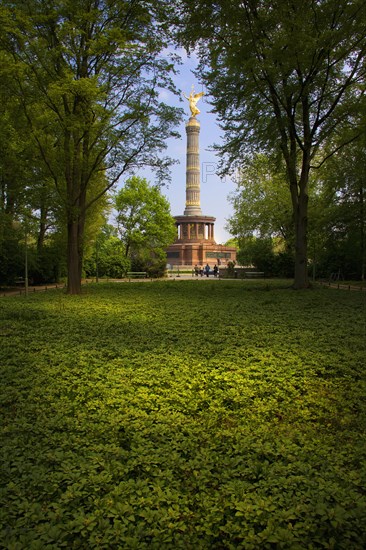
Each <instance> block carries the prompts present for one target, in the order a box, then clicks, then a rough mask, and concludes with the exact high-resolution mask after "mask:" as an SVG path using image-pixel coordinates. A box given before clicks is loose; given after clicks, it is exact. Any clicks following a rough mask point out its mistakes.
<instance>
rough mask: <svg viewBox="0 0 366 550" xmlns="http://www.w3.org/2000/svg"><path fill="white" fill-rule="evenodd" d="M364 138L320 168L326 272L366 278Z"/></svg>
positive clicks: (323, 266) (321, 259)
mask: <svg viewBox="0 0 366 550" xmlns="http://www.w3.org/2000/svg"><path fill="white" fill-rule="evenodd" d="M365 162H366V147H365V138H363V139H361V140H358V141H357V142H354V143H352V144H350V145H349V146H348V147H347V148H345V149H342V150H341V151H339V152H338V153H337V154H336V155H334V156H333V158H332V159H331V160H330V162H329V163H328V166H327V169H326V170H322V171H321V194H320V196H319V202H320V204H321V205H322V206H323V208H322V217H321V222H322V232H323V234H324V238H323V246H322V247H321V249H320V250H319V254H318V255H319V258H318V261H319V269H320V270H321V273H322V274H323V275H330V274H331V273H339V274H340V275H342V276H344V277H346V278H359V279H362V280H363V279H364V278H365V270H366V231H365V228H366V212H365V195H366V178H365Z"/></svg>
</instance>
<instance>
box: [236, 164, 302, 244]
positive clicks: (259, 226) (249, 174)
mask: <svg viewBox="0 0 366 550" xmlns="http://www.w3.org/2000/svg"><path fill="white" fill-rule="evenodd" d="M285 182H286V175H285V173H284V170H281V169H279V168H278V166H277V164H276V163H274V161H273V160H272V159H270V158H269V157H268V156H266V155H263V154H257V155H255V156H254V157H253V158H252V157H250V158H249V159H248V161H247V163H243V165H242V167H241V168H240V170H239V178H238V186H237V190H236V191H235V193H232V194H231V196H230V197H229V200H230V201H231V204H232V205H233V210H234V212H233V216H232V217H231V218H230V219H229V221H228V229H229V231H230V233H232V234H233V235H236V236H237V237H241V238H242V237H244V236H248V235H253V234H254V233H258V234H259V235H260V236H261V237H273V236H276V237H281V238H282V239H284V240H285V241H286V245H287V247H288V248H293V231H292V223H291V221H292V215H291V199H290V196H289V193H288V192H287V189H286V185H285Z"/></svg>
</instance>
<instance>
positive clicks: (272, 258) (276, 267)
mask: <svg viewBox="0 0 366 550" xmlns="http://www.w3.org/2000/svg"><path fill="white" fill-rule="evenodd" d="M239 243H240V249H239V251H238V254H237V259H238V262H239V263H240V264H241V265H244V266H251V265H252V266H254V267H255V268H256V269H257V270H258V271H263V272H264V273H265V275H266V277H284V278H290V277H292V276H293V273H294V257H293V254H292V253H291V252H290V251H289V250H287V249H285V248H284V246H281V241H278V240H277V241H276V239H270V238H267V239H264V238H257V237H246V238H242V239H240V240H239Z"/></svg>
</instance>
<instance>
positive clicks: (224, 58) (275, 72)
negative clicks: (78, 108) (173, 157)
mask: <svg viewBox="0 0 366 550" xmlns="http://www.w3.org/2000/svg"><path fill="white" fill-rule="evenodd" d="M177 11H178V15H177V18H176V25H177V28H178V31H179V33H178V34H179V38H180V40H181V43H183V44H184V45H185V46H186V47H187V48H191V49H192V48H196V51H197V52H198V55H199V58H200V67H199V70H198V74H199V76H200V77H201V79H202V81H203V83H204V84H205V86H206V88H207V91H208V93H209V95H210V98H211V102H212V104H213V107H214V111H215V112H216V113H217V114H218V117H219V120H220V123H221V126H222V128H223V130H224V144H223V145H222V146H220V147H219V148H218V150H219V152H220V153H221V158H222V164H221V167H222V170H223V171H227V170H230V169H232V168H233V166H234V165H235V164H236V163H237V162H238V160H239V162H240V157H241V156H244V154H247V153H248V151H251V152H256V151H260V152H262V151H267V152H270V153H273V152H274V151H275V150H277V149H278V147H279V148H280V150H281V153H282V156H283V159H284V162H285V166H286V176H287V185H288V187H289V191H290V196H291V202H292V214H293V224H294V233H295V251H296V258H295V279H294V286H295V288H304V287H307V286H308V279H307V260H308V252H307V230H308V227H307V222H308V200H309V197H308V182H309V172H310V170H311V169H312V168H313V167H315V166H318V165H320V164H322V163H323V162H324V161H325V160H326V159H327V158H328V157H329V156H331V155H332V154H334V152H335V150H336V149H339V148H341V147H342V146H344V145H345V144H346V143H349V142H351V141H352V140H354V139H357V137H358V136H359V135H360V134H361V133H362V128H361V126H360V125H359V113H360V112H361V111H362V106H363V105H364V94H363V89H362V86H364V78H365V68H366V64H365V59H364V56H365V51H366V5H365V2H363V0H353V1H352V2H349V1H348V0H328V1H324V0H317V1H313V2H305V3H304V2H303V1H300V0H295V1H293V0H276V1H273V2H270V3H268V2H263V1H261V0H254V1H253V0H233V1H231V2H226V1H224V0H217V1H211V0H198V1H197V2H195V3H194V4H192V2H190V1H189V0H179V1H178V2H177ZM335 137H337V138H338V139H337V140H334V138H335ZM332 139H333V140H334V143H335V142H336V145H335V147H334V148H333V149H332V148H330V149H327V153H326V154H325V155H324V156H323V152H324V151H326V148H325V147H324V144H325V143H327V144H330V143H331V140H332Z"/></svg>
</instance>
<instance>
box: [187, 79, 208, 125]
mask: <svg viewBox="0 0 366 550" xmlns="http://www.w3.org/2000/svg"><path fill="white" fill-rule="evenodd" d="M183 95H184V97H185V98H186V99H188V101H189V108H190V109H191V113H192V116H193V117H195V116H196V115H199V114H200V112H201V111H200V110H199V109H197V107H196V104H197V101H198V100H199V99H201V97H202V96H203V95H205V94H204V93H203V92H200V93H199V94H195V93H194V86H192V91H191V93H190V94H189V97H188V96H186V94H185V93H184V92H183Z"/></svg>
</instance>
